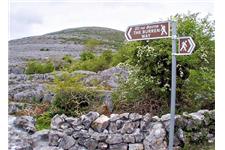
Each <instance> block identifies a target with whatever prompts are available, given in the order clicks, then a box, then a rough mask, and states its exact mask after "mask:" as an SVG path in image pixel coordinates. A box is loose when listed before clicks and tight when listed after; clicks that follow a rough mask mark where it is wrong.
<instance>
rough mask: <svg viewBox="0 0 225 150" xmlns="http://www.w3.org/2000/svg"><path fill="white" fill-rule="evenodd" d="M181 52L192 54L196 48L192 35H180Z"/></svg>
mask: <svg viewBox="0 0 225 150" xmlns="http://www.w3.org/2000/svg"><path fill="white" fill-rule="evenodd" d="M178 39H179V54H181V55H190V54H191V53H192V51H193V50H194V48H195V43H194V41H193V40H192V38H191V37H190V36H186V37H179V38H178Z"/></svg>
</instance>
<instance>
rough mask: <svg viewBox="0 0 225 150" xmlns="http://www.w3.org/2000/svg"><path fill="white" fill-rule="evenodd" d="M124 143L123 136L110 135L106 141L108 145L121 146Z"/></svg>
mask: <svg viewBox="0 0 225 150" xmlns="http://www.w3.org/2000/svg"><path fill="white" fill-rule="evenodd" d="M122 142H123V139H122V135H121V134H109V135H108V138H107V139H106V143H108V144H119V143H122Z"/></svg>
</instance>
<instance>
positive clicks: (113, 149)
mask: <svg viewBox="0 0 225 150" xmlns="http://www.w3.org/2000/svg"><path fill="white" fill-rule="evenodd" d="M127 147H128V146H127V144H125V143H121V144H115V145H110V146H109V150H127Z"/></svg>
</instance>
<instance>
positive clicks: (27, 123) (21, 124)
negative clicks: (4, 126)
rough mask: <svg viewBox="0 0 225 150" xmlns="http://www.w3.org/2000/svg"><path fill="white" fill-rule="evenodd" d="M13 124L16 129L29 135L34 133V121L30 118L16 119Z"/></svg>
mask: <svg viewBox="0 0 225 150" xmlns="http://www.w3.org/2000/svg"><path fill="white" fill-rule="evenodd" d="M14 124H15V126H16V127H18V128H21V129H23V130H25V131H27V132H28V133H31V134H32V133H34V132H35V131H36V128H35V119H34V118H33V117H31V116H21V117H17V118H16V119H15V121H14Z"/></svg>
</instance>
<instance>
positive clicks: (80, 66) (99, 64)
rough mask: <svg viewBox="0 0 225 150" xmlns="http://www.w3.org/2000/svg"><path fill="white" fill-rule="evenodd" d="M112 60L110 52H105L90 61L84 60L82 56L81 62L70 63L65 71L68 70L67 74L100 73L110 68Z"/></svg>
mask: <svg viewBox="0 0 225 150" xmlns="http://www.w3.org/2000/svg"><path fill="white" fill-rule="evenodd" d="M85 55H86V54H85ZM85 57H86V56H85ZM112 58H113V54H112V51H111V50H106V51H104V52H103V53H102V54H101V55H100V56H96V57H94V58H92V59H84V56H82V59H81V60H77V61H75V62H74V63H72V64H71V65H70V66H68V69H67V70H69V72H72V71H75V70H88V71H94V72H98V71H102V70H105V69H108V68H109V67H111V65H110V63H111V62H112Z"/></svg>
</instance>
